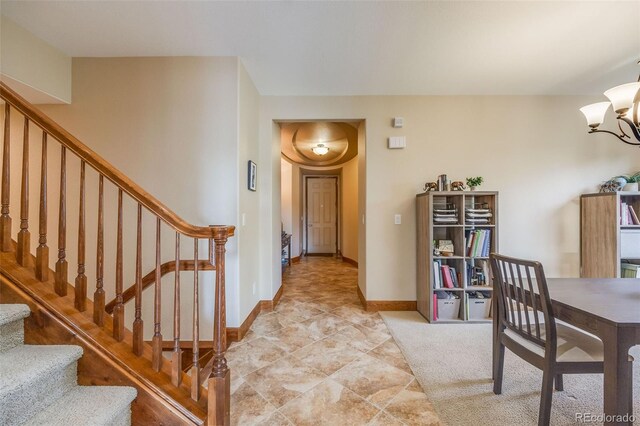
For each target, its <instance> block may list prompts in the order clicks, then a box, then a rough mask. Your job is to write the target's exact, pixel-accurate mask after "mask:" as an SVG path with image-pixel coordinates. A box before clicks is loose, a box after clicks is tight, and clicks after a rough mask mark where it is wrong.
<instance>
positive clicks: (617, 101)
mask: <svg viewBox="0 0 640 426" xmlns="http://www.w3.org/2000/svg"><path fill="white" fill-rule="evenodd" d="M638 90H640V82H637V83H627V84H623V85H621V86H616V87H613V88H611V89H609V90H607V91H606V92H604V95H605V96H606V97H607V98H609V100H610V101H611V105H613V110H614V111H615V112H616V113H618V114H624V113H625V112H626V111H627V110H628V109H629V108H631V106H632V105H633V102H634V99H635V98H636V95H637V94H638Z"/></svg>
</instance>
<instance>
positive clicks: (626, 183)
mask: <svg viewBox="0 0 640 426" xmlns="http://www.w3.org/2000/svg"><path fill="white" fill-rule="evenodd" d="M612 180H616V181H618V182H620V186H621V187H622V191H631V192H637V191H638V186H639V185H638V184H639V183H640V172H636V173H634V174H632V175H630V176H625V175H620V176H616V177H614V178H613V179H612Z"/></svg>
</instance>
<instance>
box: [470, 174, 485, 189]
mask: <svg viewBox="0 0 640 426" xmlns="http://www.w3.org/2000/svg"><path fill="white" fill-rule="evenodd" d="M483 180H484V179H482V176H477V177H470V178H467V186H468V187H470V188H475V187H476V186H480V185H482V182H483Z"/></svg>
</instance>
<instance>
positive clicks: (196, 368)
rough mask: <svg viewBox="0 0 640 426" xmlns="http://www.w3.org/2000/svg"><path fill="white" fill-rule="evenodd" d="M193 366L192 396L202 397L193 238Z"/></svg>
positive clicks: (195, 240) (198, 304) (198, 310)
mask: <svg viewBox="0 0 640 426" xmlns="http://www.w3.org/2000/svg"><path fill="white" fill-rule="evenodd" d="M193 259H194V260H195V262H194V265H193V358H192V360H193V366H192V367H191V398H192V399H193V400H194V401H197V400H199V399H200V301H199V300H198V297H199V289H198V263H199V262H198V259H199V257H198V239H197V238H194V239H193Z"/></svg>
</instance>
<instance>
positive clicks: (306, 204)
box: [302, 175, 342, 256]
mask: <svg viewBox="0 0 640 426" xmlns="http://www.w3.org/2000/svg"><path fill="white" fill-rule="evenodd" d="M303 179H304V185H303V186H302V187H303V191H304V210H303V211H304V221H303V223H304V225H303V227H304V231H303V232H304V255H305V256H307V255H309V223H308V220H309V214H308V209H309V195H308V194H309V191H308V190H307V185H308V184H309V183H308V182H309V181H308V179H335V181H336V182H335V184H336V252H335V254H336V255H337V256H340V225H341V222H340V216H342V214H341V213H342V212H341V210H340V209H341V208H342V206H341V205H340V175H304V176H303ZM311 254H312V255H313V254H315V253H311Z"/></svg>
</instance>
